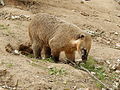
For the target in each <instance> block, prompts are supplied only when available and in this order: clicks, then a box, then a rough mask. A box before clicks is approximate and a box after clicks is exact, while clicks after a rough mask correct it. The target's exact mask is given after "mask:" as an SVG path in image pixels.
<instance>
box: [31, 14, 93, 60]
mask: <svg viewBox="0 0 120 90" xmlns="http://www.w3.org/2000/svg"><path fill="white" fill-rule="evenodd" d="M81 35H82V36H83V37H80V36H81ZM29 36H30V40H31V43H32V49H33V53H34V55H35V57H37V58H41V50H42V49H43V48H44V52H45V58H48V57H50V56H51V55H52V56H53V58H54V60H55V61H58V60H59V54H60V52H61V51H65V54H66V56H67V58H68V59H70V60H73V61H74V60H75V53H74V51H76V50H78V51H79V52H80V51H81V49H82V48H86V49H87V52H89V50H90V48H91V36H90V35H89V34H87V33H85V32H83V31H81V30H80V28H78V27H77V26H76V25H74V24H70V23H68V22H66V21H63V20H61V19H59V18H57V17H55V16H52V15H49V14H45V13H43V14H37V15H36V16H35V17H34V19H33V20H32V22H31V23H30V25H29Z"/></svg>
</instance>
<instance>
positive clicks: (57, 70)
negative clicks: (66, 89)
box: [48, 67, 66, 75]
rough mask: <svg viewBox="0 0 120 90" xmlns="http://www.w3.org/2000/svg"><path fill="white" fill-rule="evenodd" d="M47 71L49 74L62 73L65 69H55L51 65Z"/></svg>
mask: <svg viewBox="0 0 120 90" xmlns="http://www.w3.org/2000/svg"><path fill="white" fill-rule="evenodd" d="M48 72H49V74H50V75H63V74H65V73H66V70H65V69H64V68H60V69H57V68H56V67H53V68H50V69H49V71H48Z"/></svg>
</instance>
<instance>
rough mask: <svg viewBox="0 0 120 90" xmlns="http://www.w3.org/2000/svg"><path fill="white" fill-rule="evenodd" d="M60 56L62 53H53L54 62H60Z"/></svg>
mask: <svg viewBox="0 0 120 90" xmlns="http://www.w3.org/2000/svg"><path fill="white" fill-rule="evenodd" d="M59 55H60V52H59V51H57V50H56V51H52V58H53V60H54V62H56V63H57V62H59Z"/></svg>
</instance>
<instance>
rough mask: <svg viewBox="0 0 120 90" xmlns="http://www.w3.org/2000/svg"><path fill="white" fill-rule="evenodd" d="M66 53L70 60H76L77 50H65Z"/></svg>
mask: <svg viewBox="0 0 120 90" xmlns="http://www.w3.org/2000/svg"><path fill="white" fill-rule="evenodd" d="M65 55H66V57H67V59H68V62H71V61H72V62H75V52H74V51H65Z"/></svg>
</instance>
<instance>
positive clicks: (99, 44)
mask: <svg viewBox="0 0 120 90" xmlns="http://www.w3.org/2000/svg"><path fill="white" fill-rule="evenodd" d="M39 12H42V13H49V14H52V15H56V16H57V17H59V18H62V19H64V20H66V21H68V22H71V23H74V24H76V25H77V26H78V27H80V28H81V29H83V30H86V31H92V32H94V36H93V43H92V49H91V51H90V56H92V57H94V58H95V59H96V60H98V61H99V60H102V61H106V60H108V61H110V62H112V63H115V62H117V60H118V59H120V49H119V48H120V47H117V46H116V44H118V43H120V5H119V4H118V3H117V2H115V1H114V0H91V1H86V2H85V3H81V2H80V0H5V6H1V7H0V86H1V87H3V86H5V85H6V88H8V90H9V89H10V88H12V89H14V88H15V89H16V87H17V90H78V89H80V88H86V89H85V90H100V89H99V88H98V87H97V86H96V82H95V80H94V79H92V78H91V77H90V76H89V74H88V73H86V72H85V71H82V70H78V69H75V68H74V67H72V66H70V65H68V64H63V63H57V64H56V63H51V62H48V61H44V60H41V61H35V60H34V59H33V58H30V57H27V56H24V55H13V54H10V53H8V52H6V50H5V46H6V45H7V44H9V43H10V44H12V45H13V46H14V47H16V48H17V46H16V45H19V44H20V43H24V42H29V36H28V31H27V29H28V25H29V23H30V21H31V19H32V17H33V16H34V15H35V14H36V13H39ZM50 67H56V68H57V69H61V68H63V69H64V70H65V72H66V73H65V74H62V75H61V74H60V75H51V74H50V73H49V68H50ZM17 82H18V85H17ZM2 89H3V88H0V90H2ZM3 90H6V89H3Z"/></svg>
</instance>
